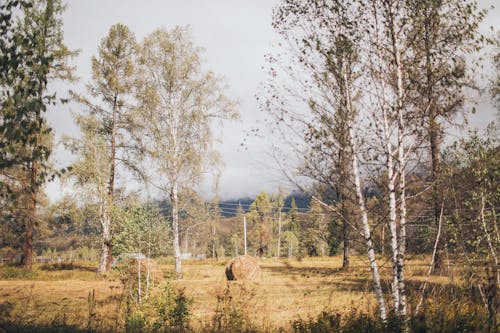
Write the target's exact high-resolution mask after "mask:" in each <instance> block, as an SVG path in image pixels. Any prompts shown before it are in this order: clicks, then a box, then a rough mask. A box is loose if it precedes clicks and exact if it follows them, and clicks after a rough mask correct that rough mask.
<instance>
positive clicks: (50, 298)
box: [0, 257, 457, 332]
mask: <svg viewBox="0 0 500 333" xmlns="http://www.w3.org/2000/svg"><path fill="white" fill-rule="evenodd" d="M380 262H381V263H382V272H383V275H384V276H385V279H384V283H385V285H384V287H385V288H387V289H388V288H389V284H388V278H389V274H390V272H389V270H390V264H389V263H385V264H384V262H382V261H380ZM225 263H226V261H223V260H220V261H212V260H204V261H185V262H184V267H183V271H184V279H183V280H180V281H172V280H170V279H168V276H170V275H171V272H172V270H173V267H172V265H168V264H165V265H159V266H158V269H157V271H156V282H155V286H154V287H152V288H151V290H152V295H150V302H145V303H147V304H149V305H144V306H143V308H142V309H141V313H142V314H144V316H145V317H149V316H151V317H154V316H155V314H154V313H155V309H156V308H158V303H157V299H159V298H158V295H159V293H160V290H161V286H164V285H165V283H166V282H167V281H171V282H170V284H169V285H171V287H172V289H173V290H184V292H185V294H186V295H187V296H188V299H192V304H191V306H190V309H191V311H190V316H189V323H190V326H191V327H193V328H195V329H196V330H201V329H202V328H204V327H208V326H210V325H211V324H213V320H214V315H215V314H216V313H217V311H219V314H220V311H221V307H223V305H224V304H226V305H227V306H228V307H229V308H235V307H237V308H238V309H240V311H242V312H245V313H243V314H242V313H240V314H239V315H241V316H243V317H245V316H246V317H248V318H252V320H253V321H254V322H255V323H258V326H259V329H262V330H265V331H273V330H275V329H277V328H279V327H282V328H284V329H285V330H288V329H289V328H290V323H291V321H292V320H296V319H298V318H299V317H300V318H303V319H307V318H309V317H315V316H317V315H318V314H319V313H321V311H323V310H325V309H329V310H334V311H336V312H340V313H346V314H347V313H349V312H351V311H353V309H356V310H358V311H361V312H366V313H375V301H374V298H373V296H372V289H371V275H370V271H369V269H368V265H367V262H366V260H365V258H363V257H353V258H352V259H351V268H350V270H349V271H343V270H342V269H341V266H342V258H341V257H329V258H318V259H304V260H302V261H297V260H280V261H277V260H274V259H261V260H259V265H260V267H261V269H262V274H261V278H260V280H258V281H256V282H246V283H240V282H227V281H226V279H225V276H224V268H225ZM427 265H428V258H412V259H411V260H410V261H409V265H408V269H407V271H406V275H407V280H408V286H409V289H413V290H417V289H418V288H419V286H420V285H421V282H422V281H424V280H425V272H426V271H427ZM0 274H1V275H0V276H2V277H3V278H2V279H1V280H0V318H3V320H4V321H8V322H9V323H10V325H12V326H9V327H17V328H19V327H21V328H32V329H34V328H50V327H63V328H68V327H72V328H74V329H75V330H77V329H78V330H80V329H81V330H87V331H88V330H90V331H93V330H94V331H106V330H114V329H116V327H123V325H125V323H124V320H125V319H124V315H123V313H124V312H127V313H130V308H131V307H134V306H135V305H134V304H133V302H132V301H131V300H130V299H128V301H127V300H126V297H125V296H126V295H128V294H129V293H128V290H125V288H124V283H123V281H122V280H121V279H120V274H119V273H118V272H114V273H112V274H111V275H109V276H107V277H106V278H98V277H96V275H95V264H93V263H73V264H59V265H57V264H52V265H51V264H45V265H38V266H36V267H35V269H34V271H33V272H32V273H25V272H24V271H22V269H20V268H16V267H11V266H5V265H4V266H2V267H1V268H0ZM430 282H432V285H433V286H434V288H435V287H436V286H446V285H448V284H450V283H451V280H450V278H449V277H445V276H432V277H431V281H430ZM456 282H457V281H455V283H456ZM227 288H229V290H228V289H227ZM228 294H230V295H231V297H228ZM143 297H144V296H143ZM228 302H229V304H228ZM246 317H245V318H246ZM6 318H8V319H6ZM0 327H1V325H0ZM0 332H2V330H1V329H0Z"/></svg>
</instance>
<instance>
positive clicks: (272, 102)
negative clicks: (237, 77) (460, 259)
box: [262, 0, 499, 322]
mask: <svg viewBox="0 0 500 333" xmlns="http://www.w3.org/2000/svg"><path fill="white" fill-rule="evenodd" d="M484 15H485V12H484V11H479V10H478V8H477V3H476V2H475V1H458V0H444V1H434V0H432V1H431V0H418V1H394V0H380V1H379V0H373V1H366V0H359V1H350V2H345V1H329V2H325V1H317V0H307V1H296V0H284V1H282V3H281V4H280V6H279V7H278V8H277V9H276V10H275V12H274V20H273V26H274V28H275V29H276V31H277V32H278V33H279V34H280V35H281V36H282V37H283V40H284V43H283V45H284V46H283V48H284V51H283V52H282V53H280V54H277V55H269V56H268V61H269V75H270V80H269V82H268V84H267V85H266V94H267V96H268V97H267V98H265V99H264V101H263V103H262V106H263V109H264V110H265V111H266V112H268V113H269V114H271V115H272V116H274V119H275V120H276V124H277V128H276V130H277V131H280V132H282V133H284V134H285V135H284V136H285V137H286V138H290V137H291V136H290V133H292V134H295V136H293V137H294V138H295V139H297V140H298V141H299V144H298V145H294V146H293V147H294V149H295V151H296V153H297V154H298V155H299V158H300V159H301V160H303V161H304V162H303V167H302V168H301V169H300V170H299V172H298V174H297V175H298V176H306V177H307V178H309V179H313V180H314V181H315V182H317V183H319V184H321V186H324V187H325V188H327V189H333V192H334V194H335V197H336V198H335V200H334V201H333V205H330V202H328V201H326V200H324V198H321V197H316V198H315V200H318V202H321V203H322V205H323V206H324V207H328V209H330V210H331V211H333V212H334V213H335V214H336V215H337V216H338V218H339V219H340V220H341V221H343V224H344V227H343V230H344V232H343V240H344V242H343V244H344V249H345V251H344V256H345V257H344V266H346V267H347V266H348V265H349V259H348V254H349V245H350V243H349V240H350V239H352V238H353V236H350V234H352V233H356V234H358V235H359V236H361V237H363V238H364V240H365V245H366V250H367V254H368V257H369V261H370V268H371V270H372V277H373V283H374V291H375V294H376V298H377V302H378V307H379V311H380V313H379V314H380V318H381V319H382V321H385V320H386V318H387V313H388V310H387V306H386V301H385V298H384V294H383V290H382V286H381V281H380V275H379V266H378V263H377V259H376V257H375V250H374V236H373V233H374V229H373V228H374V227H375V228H378V227H381V228H382V231H383V230H384V227H385V226H387V228H388V230H389V244H390V256H391V261H392V268H393V272H392V283H391V295H392V306H393V309H394V313H395V314H396V315H397V316H399V317H400V318H401V320H402V322H405V321H406V316H407V300H406V294H407V293H406V289H405V288H406V287H405V254H406V245H407V242H408V223H409V222H413V221H414V219H413V218H412V215H418V213H419V210H422V209H427V210H430V211H432V213H433V214H432V215H433V219H432V224H430V226H431V227H434V228H435V229H434V230H436V229H439V230H441V222H442V215H443V211H444V210H446V209H449V207H450V203H449V200H450V199H449V197H447V191H446V190H445V189H446V188H447V187H446V186H445V185H444V183H443V182H444V179H445V175H444V170H445V166H444V165H443V161H442V158H441V154H442V153H443V147H442V142H443V139H444V137H445V134H446V130H447V129H448V128H449V126H448V125H451V124H454V123H455V119H456V115H457V114H459V113H461V112H463V113H466V110H467V109H468V108H469V107H470V106H469V105H468V104H467V102H466V100H465V92H466V89H479V88H477V85H476V83H475V81H474V75H477V72H476V71H475V70H476V69H477V68H476V67H474V65H473V64H471V61H470V59H469V58H467V57H471V55H472V54H475V53H476V52H478V51H480V50H481V48H482V46H484V45H485V41H486V40H485V38H484V37H483V36H482V35H480V34H479V33H478V25H479V23H480V22H481V21H482V19H483V17H484ZM302 133H303V134H302ZM493 146H494V145H493ZM297 147H298V148H297ZM474 147H475V148H474V149H482V148H480V147H478V146H477V145H474ZM490 152H491V150H490ZM467 154H472V152H468V153H467ZM491 154H495V153H494V152H491ZM471 157H472V155H471ZM484 158H486V157H484ZM282 165H283V164H282ZM468 165H469V164H468ZM284 169H285V170H287V169H286V168H284ZM455 170H456V169H455ZM455 172H456V171H455ZM287 173H288V176H289V178H291V179H297V178H296V176H295V175H293V174H291V173H290V172H287ZM492 176H493V177H494V178H493V183H495V186H498V182H497V181H498V179H497V178H495V177H496V176H494V174H493V175H492ZM296 181H297V180H296ZM297 183H299V182H298V181H297ZM480 183H483V181H481V182H480ZM299 186H300V184H299ZM493 191H494V192H495V190H493ZM373 193H376V195H375V196H373ZM428 193H431V195H428ZM484 193H486V191H483V194H484ZM369 197H374V198H375V202H370V200H368V198H369ZM485 198H486V197H483V199H484V200H486V199H485ZM483 199H481V200H482V201H484V200H483ZM484 202H486V201H484ZM495 204H496V202H494V201H491V202H489V203H488V205H486V204H485V205H483V206H482V207H483V208H482V209H480V211H484V210H485V208H484V207H490V208H491V209H492V210H493V212H494V211H495V209H496V205H495ZM476 208H477V207H476ZM476 212H477V211H476ZM460 216H463V215H460ZM481 216H482V215H481ZM374 219H375V221H377V223H375V224H374V222H373V221H374ZM481 220H482V221H486V220H485V218H481ZM485 223H486V222H485ZM489 223H492V224H489V225H486V224H484V227H483V228H482V232H483V234H482V235H483V236H484V235H488V236H487V237H486V238H487V239H488V241H487V243H488V247H489V248H490V251H489V254H488V257H490V256H491V257H493V258H495V260H494V263H493V265H492V266H491V267H492V269H494V270H495V272H497V260H496V254H495V249H498V245H499V243H498V238H497V239H496V240H493V238H494V237H491V235H495V233H493V234H492V230H496V220H495V218H493V220H492V221H491V220H490V221H489ZM438 234H439V233H438ZM496 235H497V236H498V234H496ZM435 244H436V249H435V251H434V252H435V255H434V257H435V258H434V259H433V261H434V262H435V268H438V269H441V268H442V267H443V260H442V258H443V249H444V245H445V244H446V243H445V242H443V241H438V242H436V243H435ZM495 274H498V273H495Z"/></svg>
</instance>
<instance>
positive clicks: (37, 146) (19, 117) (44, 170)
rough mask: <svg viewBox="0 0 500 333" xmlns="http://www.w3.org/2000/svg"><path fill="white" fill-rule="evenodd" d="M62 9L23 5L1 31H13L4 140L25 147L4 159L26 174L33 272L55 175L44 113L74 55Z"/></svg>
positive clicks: (27, 253) (51, 0) (47, 2)
mask: <svg viewBox="0 0 500 333" xmlns="http://www.w3.org/2000/svg"><path fill="white" fill-rule="evenodd" d="M17 3H18V2H16V1H13V2H11V1H8V2H7V3H6V5H5V7H3V8H2V9H0V10H5V11H6V13H8V11H9V10H11V9H12V8H13V7H15V5H16V4H17ZM64 8H65V7H64V5H63V4H62V2H61V1H60V0H42V1H23V2H21V9H22V10H21V11H20V12H16V13H15V14H18V15H19V16H18V17H19V20H17V21H16V23H15V24H14V25H12V24H10V23H9V22H7V23H8V24H7V25H6V26H4V27H3V28H5V29H10V28H13V29H12V30H10V31H6V34H5V35H3V37H2V42H3V43H5V44H3V46H4V47H5V46H7V49H8V52H7V53H6V54H4V56H5V59H4V60H6V61H5V62H3V61H2V66H3V67H4V68H3V69H4V70H5V72H4V73H5V75H3V77H2V78H3V79H7V80H6V81H3V80H2V81H3V82H1V83H2V88H5V89H2V94H3V96H4V97H6V99H5V102H6V103H3V105H2V117H3V119H2V121H1V123H2V140H4V143H5V144H6V145H5V147H6V148H7V147H15V146H18V148H19V146H20V145H22V146H23V149H20V150H18V152H17V153H14V152H13V151H12V150H10V152H9V153H8V154H7V155H4V154H2V155H3V157H7V158H8V159H9V160H10V162H14V163H15V164H16V165H17V166H19V168H20V169H21V170H23V172H22V174H24V175H23V176H22V177H23V178H24V179H25V181H23V182H22V185H21V188H20V190H21V192H22V193H23V194H22V196H23V198H24V200H25V202H24V203H22V204H21V203H20V206H24V207H25V209H23V213H22V215H23V216H22V217H21V218H20V220H22V221H23V225H24V228H23V230H24V256H23V264H24V265H25V267H27V268H31V263H32V256H33V236H34V229H35V226H36V225H37V223H38V212H37V210H38V197H39V195H40V192H41V188H42V186H43V184H44V183H45V181H46V180H47V178H48V177H49V176H52V175H53V173H52V171H51V167H50V163H49V162H48V160H49V157H50V153H51V143H50V140H49V139H48V138H49V137H50V136H49V134H50V132H51V129H50V127H49V126H48V125H47V122H46V118H45V112H46V111H47V108H48V106H50V105H53V104H55V103H56V102H57V99H56V95H55V94H54V93H52V92H51V91H49V88H48V84H49V82H52V81H53V80H55V79H68V78H70V77H71V68H69V67H68V66H67V60H68V57H69V56H71V55H72V54H73V53H72V52H70V51H69V50H68V48H67V47H66V46H65V45H64V42H63V31H62V19H61V14H62V12H63V11H64ZM15 14H14V13H13V12H10V13H9V14H6V16H3V18H4V19H6V18H7V17H8V18H9V19H10V18H11V17H12V15H15ZM18 56H19V57H18ZM9 155H10V156H9ZM16 155H17V156H16ZM11 166H12V164H11ZM24 200H23V201H24Z"/></svg>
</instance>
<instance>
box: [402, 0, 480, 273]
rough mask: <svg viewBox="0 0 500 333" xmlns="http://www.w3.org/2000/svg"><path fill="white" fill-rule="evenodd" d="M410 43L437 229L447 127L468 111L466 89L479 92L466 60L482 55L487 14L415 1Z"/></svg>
mask: <svg viewBox="0 0 500 333" xmlns="http://www.w3.org/2000/svg"><path fill="white" fill-rule="evenodd" d="M407 6H408V13H409V25H408V28H407V29H408V30H409V32H408V37H409V38H408V39H407V43H406V45H405V47H407V48H408V49H411V50H412V52H413V53H414V54H413V55H412V58H411V60H409V61H411V63H408V64H407V65H406V68H407V72H408V78H409V82H408V85H409V86H410V88H411V98H412V99H413V101H414V103H415V106H416V113H417V115H418V117H417V118H418V121H419V122H420V123H421V124H422V129H423V132H422V133H421V135H422V137H424V138H425V141H427V142H428V143H427V147H428V152H429V156H430V172H429V174H430V181H431V183H432V188H433V195H432V204H431V206H432V209H433V212H434V222H435V224H436V225H437V223H438V220H439V215H440V209H441V208H440V206H441V201H442V198H441V194H440V193H442V189H441V188H440V186H439V179H440V174H441V167H440V164H441V163H440V151H441V143H442V141H443V136H444V134H445V130H446V126H447V125H448V124H454V120H455V118H456V115H457V114H458V113H459V112H460V111H463V110H464V109H463V106H464V90H463V87H465V86H469V87H471V86H474V82H473V79H472V77H471V75H470V71H469V70H468V68H467V60H466V58H465V57H466V56H467V55H469V54H471V53H473V52H477V51H478V49H479V48H480V46H481V44H482V42H481V40H482V36H481V35H480V34H479V33H478V26H479V23H480V22H481V21H482V19H483V17H484V15H485V11H479V10H478V8H477V2H476V1H459V0H439V1H435V0H418V1H417V0H414V1H409V2H408V3H407ZM441 249H442V246H438V252H437V256H438V258H437V260H435V265H436V267H435V268H436V269H438V270H440V269H441V268H442V265H443V260H442V256H441Z"/></svg>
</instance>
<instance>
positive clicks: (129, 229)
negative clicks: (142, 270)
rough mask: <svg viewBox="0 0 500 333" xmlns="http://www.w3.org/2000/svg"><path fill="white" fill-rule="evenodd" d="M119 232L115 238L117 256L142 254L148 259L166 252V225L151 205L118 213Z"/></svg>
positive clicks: (155, 207)
mask: <svg viewBox="0 0 500 333" xmlns="http://www.w3.org/2000/svg"><path fill="white" fill-rule="evenodd" d="M119 219H120V221H121V231H120V232H119V233H118V234H117V235H116V237H115V247H114V251H115V254H116V255H117V256H120V255H121V254H126V253H142V254H144V255H147V256H149V257H155V256H159V255H161V254H164V253H165V252H166V246H167V239H166V237H167V235H168V225H167V220H166V218H165V216H164V215H163V214H162V213H161V210H160V208H159V207H158V206H157V205H155V204H153V203H146V204H142V205H138V206H132V207H128V208H125V209H124V210H122V211H121V212H120V213H119Z"/></svg>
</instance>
